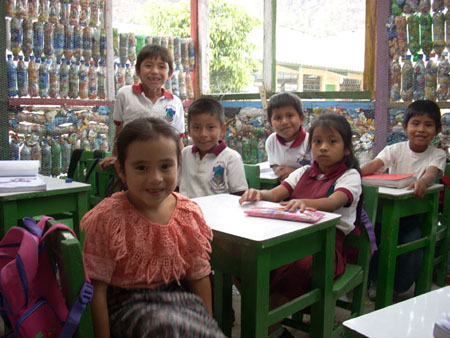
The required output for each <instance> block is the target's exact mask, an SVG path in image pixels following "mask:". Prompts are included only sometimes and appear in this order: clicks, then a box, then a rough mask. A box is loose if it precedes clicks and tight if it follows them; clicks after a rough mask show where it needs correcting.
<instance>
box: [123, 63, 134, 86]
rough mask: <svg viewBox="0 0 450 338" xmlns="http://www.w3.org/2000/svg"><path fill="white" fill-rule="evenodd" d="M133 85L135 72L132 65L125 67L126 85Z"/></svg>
mask: <svg viewBox="0 0 450 338" xmlns="http://www.w3.org/2000/svg"><path fill="white" fill-rule="evenodd" d="M132 84H133V72H132V68H131V67H130V64H129V63H127V64H126V65H125V85H127V86H130V85H132Z"/></svg>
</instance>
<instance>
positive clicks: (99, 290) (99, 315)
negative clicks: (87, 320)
mask: <svg viewBox="0 0 450 338" xmlns="http://www.w3.org/2000/svg"><path fill="white" fill-rule="evenodd" d="M92 285H93V286H94V296H93V297H92V304H91V306H92V320H93V322H94V335H95V337H96V338H103V337H104V338H108V337H109V335H110V333H109V318H108V305H107V300H106V291H107V289H108V284H106V283H105V282H101V281H98V280H92Z"/></svg>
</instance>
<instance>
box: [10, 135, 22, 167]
mask: <svg viewBox="0 0 450 338" xmlns="http://www.w3.org/2000/svg"><path fill="white" fill-rule="evenodd" d="M9 153H10V158H11V160H13V161H18V160H19V154H20V152H19V143H18V141H17V140H16V139H15V138H12V139H11V142H10V143H9Z"/></svg>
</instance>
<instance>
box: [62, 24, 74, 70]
mask: <svg viewBox="0 0 450 338" xmlns="http://www.w3.org/2000/svg"><path fill="white" fill-rule="evenodd" d="M64 41H65V45H64V57H65V58H66V60H69V61H70V59H72V56H73V45H74V36H73V26H72V25H68V24H66V25H64Z"/></svg>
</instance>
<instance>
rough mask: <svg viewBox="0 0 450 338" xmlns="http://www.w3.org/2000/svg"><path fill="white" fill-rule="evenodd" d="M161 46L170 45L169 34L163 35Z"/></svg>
mask: <svg viewBox="0 0 450 338" xmlns="http://www.w3.org/2000/svg"><path fill="white" fill-rule="evenodd" d="M161 46H163V47H165V48H167V47H169V38H168V37H167V36H161Z"/></svg>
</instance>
